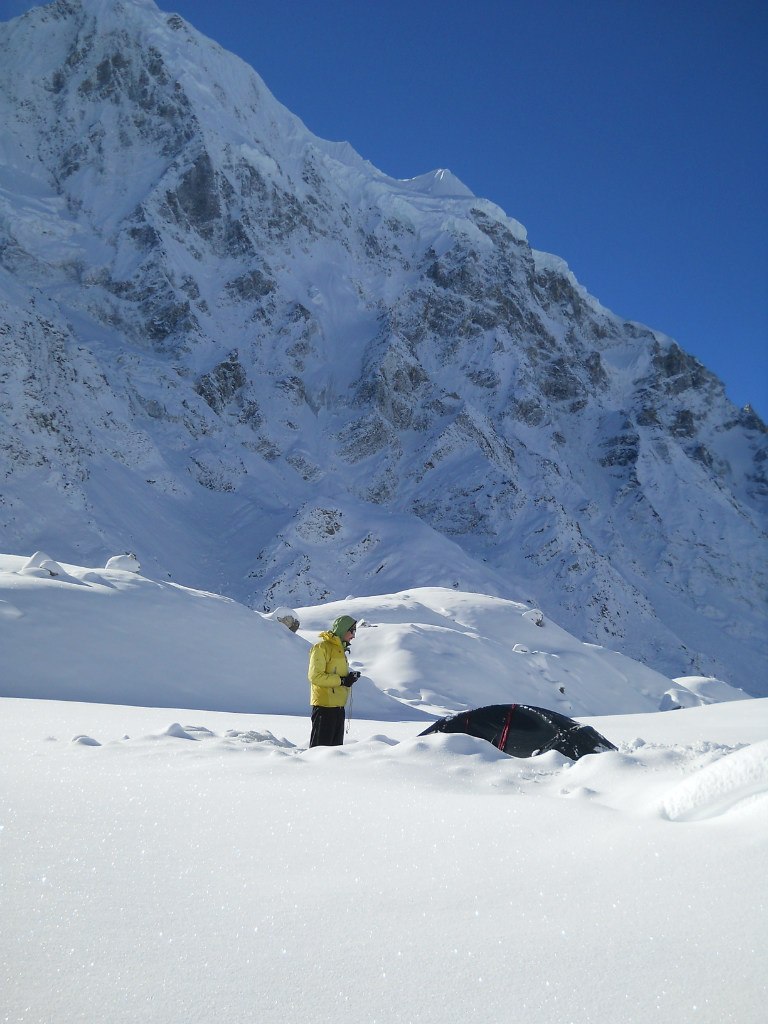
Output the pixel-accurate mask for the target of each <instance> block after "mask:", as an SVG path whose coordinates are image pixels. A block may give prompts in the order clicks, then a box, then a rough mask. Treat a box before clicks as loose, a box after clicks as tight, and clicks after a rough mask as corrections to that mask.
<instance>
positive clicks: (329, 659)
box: [307, 615, 360, 747]
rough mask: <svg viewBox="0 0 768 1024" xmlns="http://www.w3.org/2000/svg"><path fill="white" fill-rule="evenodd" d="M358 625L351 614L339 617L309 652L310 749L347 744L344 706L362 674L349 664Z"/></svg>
mask: <svg viewBox="0 0 768 1024" xmlns="http://www.w3.org/2000/svg"><path fill="white" fill-rule="evenodd" d="M356 626H357V623H356V622H355V620H354V619H353V618H352V617H351V616H350V615H340V616H339V618H338V619H336V620H335V621H334V623H333V625H332V626H331V628H330V629H329V630H327V631H325V632H323V633H321V634H320V640H319V641H318V643H316V644H315V645H314V647H313V648H312V650H311V651H310V653H309V671H308V673H307V676H308V678H309V682H310V684H311V685H310V698H309V702H310V704H311V705H312V735H311V736H310V740H309V745H310V747H337V746H339V745H340V744H342V743H343V742H344V717H345V715H344V707H345V706H346V703H347V698H348V697H349V689H350V687H351V686H352V685H353V684H354V683H355V682H357V680H358V679H359V678H360V673H359V672H350V670H349V663H348V662H347V651H348V650H349V645H350V643H351V642H352V641H353V640H354V638H355V627H356Z"/></svg>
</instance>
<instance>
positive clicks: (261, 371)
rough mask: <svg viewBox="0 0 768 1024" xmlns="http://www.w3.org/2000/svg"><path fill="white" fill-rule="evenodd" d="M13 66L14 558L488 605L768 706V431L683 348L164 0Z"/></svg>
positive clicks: (253, 601) (7, 230) (70, 29)
mask: <svg viewBox="0 0 768 1024" xmlns="http://www.w3.org/2000/svg"><path fill="white" fill-rule="evenodd" d="M0 58H1V59H0V117H1V119H2V124H3V132H2V133H0V430H1V434H0V480H1V481H2V483H1V484H0V524H1V529H0V545H1V546H2V548H3V550H5V551H25V550H28V551H30V552H31V551H34V550H36V549H38V548H44V549H47V550H55V551H56V555H57V557H59V558H63V559H66V560H69V561H71V562H73V563H76V564H87V563H88V562H90V564H101V563H98V561H97V560H98V559H100V558H102V557H103V556H104V555H105V554H112V553H113V552H114V551H115V550H123V549H126V550H136V549H137V548H140V550H138V551H137V553H138V554H139V556H140V559H141V562H142V564H143V565H144V566H146V567H147V569H148V570H149V571H150V573H151V575H154V576H156V577H159V576H164V577H167V576H173V577H174V578H175V579H178V580H179V581H180V582H182V583H184V584H186V585H188V586H193V587H201V588H204V589H207V590H213V591H217V592H220V593H223V594H227V595H230V596H232V597H234V598H236V599H237V600H239V601H243V602H246V603H248V604H249V605H251V606H252V607H255V608H258V609H269V608H274V607H275V606H276V605H277V604H280V603H284V604H288V605H291V606H294V607H295V606H299V605H310V604H317V603H319V602H323V601H328V600H337V599H340V598H344V597H345V595H347V594H355V595H372V594H382V593H391V592H396V591H401V590H404V589H407V588H409V587H412V586H442V587H451V588H459V589H461V590H470V591H471V590H475V591H480V592H483V593H486V594H490V595H495V596H498V597H504V598H509V599H513V600H519V601H523V602H530V603H531V604H533V605H536V606H538V607H542V608H544V609H545V610H546V611H547V613H548V614H549V615H550V616H551V617H552V618H554V619H555V620H557V621H558V622H560V623H561V624H562V625H563V626H564V627H565V628H566V629H568V630H569V631H570V632H571V633H574V634H576V635H577V636H579V637H581V638H583V639H585V640H590V641H592V642H595V643H597V644H602V645H605V646H608V647H612V648H615V649H617V650H620V651H621V652H623V653H624V654H627V655H629V656H631V657H633V658H637V659H641V660H643V661H644V662H646V663H647V664H648V665H649V666H650V667H652V668H654V669H657V670H659V671H661V672H664V673H665V674H667V675H684V674H689V675H696V674H702V675H717V676H718V677H720V678H722V679H724V680H726V681H727V682H729V683H731V684H732V685H734V686H739V687H742V688H743V689H744V690H746V691H747V692H750V693H754V694H764V693H768V674H767V673H766V672H765V664H766V661H767V660H768V658H767V655H768V628H766V627H767V621H766V620H767V617H766V608H765V594H766V593H767V592H768V585H767V584H768V580H766V575H767V573H766V564H767V563H768V559H767V558H766V497H767V496H768V480H767V479H766V455H767V453H768V445H767V444H766V427H765V426H764V424H763V423H762V422H761V421H760V420H759V419H758V417H757V416H756V415H755V414H754V413H752V412H751V411H750V410H749V408H747V409H744V410H738V409H737V408H736V407H735V406H733V405H732V404H731V403H730V402H729V401H728V399H727V398H726V396H725V393H724V389H723V386H722V384H721V382H720V381H719V380H718V379H717V378H716V377H715V376H714V375H713V374H712V373H711V372H709V371H708V370H707V369H706V368H705V367H704V366H702V365H701V364H700V363H699V362H698V361H697V360H696V359H694V358H693V357H691V356H690V355H688V354H686V353H685V352H683V351H682V350H681V349H680V348H679V346H678V345H676V344H675V342H673V341H672V340H671V339H669V338H666V337H665V336H663V335H660V334H658V333H657V332H654V331H653V330H650V329H648V328H646V327H643V326H641V325H638V324H635V323H628V322H625V321H624V320H622V319H621V318H620V317H618V316H616V315H614V314H613V313H611V312H610V311H609V310H607V309H605V308H603V307H602V306H601V305H600V304H599V303H598V302H597V301H596V300H595V299H594V298H593V297H591V296H590V295H589V294H588V293H587V292H586V291H585V289H584V288H583V287H582V286H581V285H580V284H579V283H578V282H577V281H576V280H575V279H574V277H573V275H572V274H571V273H570V271H569V270H568V267H567V266H566V264H565V263H564V262H562V260H560V259H558V258H556V257H553V256H550V255H546V254H542V253H539V252H536V251H534V250H532V249H531V248H530V246H529V245H528V243H527V240H526V234H525V231H524V229H523V228H522V227H521V225H520V224H518V223H517V222H516V221H514V220H512V219H510V218H509V217H508V216H507V215H506V214H505V213H504V212H503V211H502V210H501V209H499V208H498V207H497V206H495V205H494V204H493V203H491V202H489V201H487V200H484V199H478V198H477V197H475V196H474V195H472V193H471V192H470V191H469V190H468V189H467V188H466V187H465V186H464V185H463V184H462V183H461V182H459V181H458V180H457V179H456V178H455V177H454V176H453V175H451V174H450V172H448V171H437V172H435V173H433V174H427V175H423V176H421V177H417V178H413V179H411V180H408V181H398V180H394V179H392V178H389V177H387V176H386V175H384V174H382V173H380V172H379V171H377V170H376V168H374V167H372V166H371V165H370V164H369V163H367V162H366V161H365V160H364V159H362V158H361V157H360V156H359V155H358V154H356V153H355V152H354V151H353V150H352V149H351V148H350V147H349V146H348V145H346V144H343V143H331V142H326V141H323V140H321V139H318V138H316V137H315V136H313V135H312V134H311V133H310V132H309V131H308V130H307V129H306V128H305V126H304V125H303V124H302V123H301V122H300V121H299V120H298V119H297V118H296V117H294V116H293V115H292V114H291V113H290V112H289V111H287V110H286V109H285V108H284V107H282V106H281V105H280V104H279V103H278V102H277V101H276V100H275V99H274V98H273V97H272V96H271V94H270V93H269V91H268V90H267V88H266V87H265V85H264V83H263V82H262V81H261V79H260V78H259V77H258V75H257V74H256V73H255V72H254V71H253V70H252V69H250V68H249V67H248V66H247V65H246V64H244V63H243V62H242V61H240V60H239V59H238V58H236V57H234V56H233V55H231V54H229V53H226V52H225V51H223V50H222V49H221V48H220V47H218V46H217V45H216V44H214V43H212V42H211V41H209V40H207V39H205V38H204V37H203V36H201V35H200V34H198V33H197V32H196V31H195V30H194V29H192V28H191V27H190V26H189V25H188V24H187V23H186V22H184V21H183V20H182V19H181V18H180V17H178V16H177V15H168V14H165V13H162V12H161V11H159V10H158V8H157V7H156V6H155V5H154V3H153V2H152V0H130V2H129V0H56V2H55V3H52V4H50V5H48V6H47V7H42V8H37V9H34V10H32V11H30V12H29V13H28V14H26V15H24V16H23V17H21V18H18V19H16V20H14V21H11V22H9V23H7V24H4V25H1V26H0ZM73 538H74V540H73Z"/></svg>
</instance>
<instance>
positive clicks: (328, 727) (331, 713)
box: [309, 707, 344, 747]
mask: <svg viewBox="0 0 768 1024" xmlns="http://www.w3.org/2000/svg"><path fill="white" fill-rule="evenodd" d="M343 742H344V708H318V707H313V708H312V735H311V736H310V738H309V745H310V747H338V746H340V745H341V744H342V743H343Z"/></svg>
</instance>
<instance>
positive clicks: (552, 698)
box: [0, 552, 746, 720]
mask: <svg viewBox="0 0 768 1024" xmlns="http://www.w3.org/2000/svg"><path fill="white" fill-rule="evenodd" d="M284 611H286V609H276V610H275V612H274V613H273V614H272V615H269V616H268V615H264V614H260V613H258V612H253V611H251V610H250V609H248V608H245V607H244V606H243V605H240V604H238V603H237V602H235V601H233V600H231V599H230V598H224V597H219V596H217V595H215V594H210V593H206V592H202V591H197V590H191V589H189V588H186V587H181V586H179V585H178V584H176V583H173V582H170V581H164V582H162V581H156V580H150V579H147V578H146V577H145V576H142V575H141V572H140V566H139V564H138V562H137V561H136V560H135V558H133V557H126V556H122V557H115V558H112V559H110V560H109V561H108V563H107V566H106V567H105V568H101V569H94V568H84V567H82V566H74V565H68V564H66V565H61V564H60V563H59V562H57V561H55V560H53V559H51V558H50V557H49V556H48V555H46V553H44V552H36V553H35V555H33V556H32V557H30V558H24V557H21V556H12V555H0V643H1V644H2V649H3V679H2V684H1V685H0V694H2V695H3V696H10V697H36V698H44V699H48V700H75V701H96V702H107V703H117V704H133V705H140V706H153V707H187V708H200V709H207V710H213V711H246V712H259V713H261V714H290V715H303V714H305V713H306V707H307V698H308V693H307V681H306V670H307V658H308V652H309V645H310V644H311V643H314V642H315V640H316V639H317V635H318V633H319V632H320V631H321V630H323V629H327V628H328V626H329V625H330V624H331V622H332V621H333V620H334V619H335V618H336V617H337V616H338V615H341V614H343V613H348V614H351V615H353V616H354V617H355V618H356V619H358V620H360V627H359V629H358V633H357V637H356V639H355V643H354V645H353V649H352V651H351V655H350V657H351V662H352V665H353V666H354V667H356V668H359V669H360V670H361V671H362V672H363V678H362V679H361V680H360V681H359V682H358V684H357V685H356V686H355V688H354V691H353V697H354V701H353V707H354V711H353V714H354V716H355V717H362V718H375V719H390V718H398V719H400V718H410V719H413V720H426V719H427V718H428V717H429V716H430V715H432V716H435V715H437V716H439V715H442V714H445V713H447V712H450V711H455V710H459V709H464V708H467V707H470V706H475V707H477V706H481V705H483V704H497V703H509V702H516V703H526V704H535V705H541V706H544V707H549V708H553V709H555V710H558V711H561V712H563V713H564V714H567V715H585V714H586V715H594V714H616V713H627V712H640V711H655V710H656V709H658V708H659V707H660V706H661V705H662V704H667V705H669V706H679V704H680V702H681V700H682V698H680V694H681V693H682V692H685V693H687V694H688V698H689V699H688V700H687V703H688V704H689V705H694V704H697V703H703V702H705V700H707V699H712V698H711V697H708V698H704V697H698V698H697V697H696V695H695V693H694V692H693V690H691V689H690V685H693V684H690V685H689V687H688V688H686V687H685V681H684V680H681V681H680V682H678V683H676V684H673V682H672V680H670V679H668V678H666V677H665V676H662V675H660V674H659V673H657V672H654V671H653V670H652V669H648V668H646V667H645V666H643V665H641V664H639V663H638V662H635V661H632V660H631V659H629V658H626V657H624V656H622V655H620V654H617V653H616V652H614V651H611V650H608V649H605V648H602V647H597V646H595V645H594V644H588V643H583V642H582V641H580V640H577V639H576V638H575V637H573V636H571V635H570V634H569V633H567V632H566V631H565V630H563V629H562V628H560V627H559V626H558V625H557V624H556V623H554V622H552V621H550V620H549V619H548V618H547V616H546V615H545V614H544V612H542V611H541V610H540V609H537V608H531V607H529V606H527V605H523V604H518V603H515V602H512V601H505V600H503V599H501V598H493V597H485V596H483V595H481V594H467V593H462V592H459V591H454V590H450V589H437V588H421V589H419V588H417V589H414V590H413V591H409V592H404V593H401V594H392V595H387V596H382V597H371V598H350V599H349V600H347V601H345V602H341V603H337V604H334V603H328V604H325V605H321V606H318V607H314V608H299V609H295V610H294V611H295V615H296V616H297V617H298V619H299V621H300V623H301V628H300V630H299V632H298V633H297V634H294V633H291V632H290V631H289V630H288V629H287V628H286V627H285V626H284V625H282V624H281V622H280V621H278V618H277V616H278V615H279V617H282V615H283V613H284ZM715 687H719V689H718V690H717V692H716V693H715V697H716V699H719V700H732V699H738V698H740V697H746V694H743V693H742V692H741V691H739V690H736V689H734V688H733V687H730V686H728V685H727V684H726V683H723V682H720V683H717V684H716V683H715V681H712V680H710V681H709V690H710V691H713V692H714V688H715ZM702 688H703V689H705V690H706V687H705V686H704V684H702ZM673 701H676V702H677V703H673Z"/></svg>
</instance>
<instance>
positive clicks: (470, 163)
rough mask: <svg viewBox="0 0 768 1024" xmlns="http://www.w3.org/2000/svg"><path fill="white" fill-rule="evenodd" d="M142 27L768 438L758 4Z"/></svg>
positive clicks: (442, 1) (766, 91) (766, 134)
mask: <svg viewBox="0 0 768 1024" xmlns="http://www.w3.org/2000/svg"><path fill="white" fill-rule="evenodd" d="M31 6H33V4H31V3H28V2H24V0H0V17H2V18H3V19H5V18H8V17H12V16H14V15H16V14H18V13H20V12H21V11H23V10H26V9H27V8H29V7H31ZM159 6H160V7H161V8H163V9H165V10H176V11H178V12H179V13H180V14H181V15H182V16H183V17H185V18H186V19H187V20H188V21H190V22H191V23H192V24H193V25H194V26H195V27H196V28H198V29H199V30H200V31H202V32H203V33H205V34H206V35H208V36H210V37H211V38H213V39H215V40H216V41H217V42H219V43H220V44H221V45H222V46H224V47H225V48H226V49H229V50H232V51H233V52H235V53H237V54H239V55H240V56H241V57H242V58H244V59H245V60H246V61H247V62H248V63H249V64H251V65H252V66H253V67H254V68H255V69H256V70H257V71H258V72H259V73H260V74H261V76H262V77H263V78H264V80H265V81H266V83H267V85H268V86H269V88H270V89H271V91H272V92H273V93H274V94H275V96H276V97H277V98H278V99H279V100H281V101H282V102H283V103H284V104H285V105H286V106H287V107H289V108H290V109H291V110H292V111H293V112H294V113H295V114H297V115H298V116H299V117H300V118H301V119H302V120H303V121H304V122H305V123H306V125H307V127H308V128H310V130H311V131H313V132H314V133H315V134H316V135H319V136H321V137H323V138H327V139H344V140H347V141H348V142H350V143H351V144H352V145H353V146H354V148H355V149H356V150H357V151H358V152H359V153H360V154H361V155H362V156H364V157H365V158H366V159H368V160H370V161H371V162H372V163H373V164H374V165H375V166H377V167H378V168H379V169H380V170H382V171H384V172H385V173H387V174H390V175H393V176H395V177H402V178H405V177H413V176H415V175H417V174H421V173H423V172H425V171H428V170H432V169H434V168H437V167H448V168H450V169H451V170H452V171H453V172H454V174H456V175H458V176H459V177H460V178H461V179H462V180H463V181H464V182H465V184H466V185H468V186H469V188H471V189H472V190H473V191H474V192H475V193H476V194H477V195H480V196H483V197H486V198H488V199H491V200H493V201H494V202H496V203H498V204H499V205H500V206H501V207H503V208H504V210H506V212H507V213H508V214H509V215H510V216H512V217H515V218H516V219H517V220H519V221H521V222H522V223H523V224H524V225H525V226H526V228H527V229H528V237H529V240H530V242H531V245H533V246H534V248H537V249H543V250H545V251H547V252H553V253H556V254H557V255H558V256H561V257H562V258H563V259H565V260H566V261H567V262H568V263H569V265H570V267H571V269H572V270H573V272H574V273H575V274H576V276H577V277H578V278H579V280H580V281H581V283H582V284H583V285H584V286H585V287H586V288H587V289H588V290H589V291H590V292H592V294H593V295H595V296H596V297H597V298H598V299H600V301H601V302H602V303H603V304H604V305H606V306H608V307H609V308H610V309H612V310H613V311H614V312H616V313H618V314H619V315H621V316H624V317H626V318H628V319H633V320H639V321H642V322H643V323H646V324H648V325H649V326H651V327H654V328H656V329H657V330H660V331H664V332H665V333H667V334H669V335H671V336H672V337H673V338H675V339H676V340H677V341H678V342H679V344H680V345H681V346H682V347H683V348H684V349H686V350H687V351H689V352H691V353H693V354H694V355H695V356H697V357H698V358H699V359H700V360H701V361H702V362H703V363H704V364H705V365H706V366H708V367H709V368H710V369H712V370H714V371H715V373H717V374H718V376H720V377H721V378H722V379H723V380H724V381H725V383H726V387H727V391H728V394H729V396H730V397H731V398H732V399H733V400H734V401H735V402H736V403H737V404H739V405H743V404H745V403H746V402H750V403H751V404H752V405H753V406H754V408H755V409H756V410H757V411H758V413H760V415H761V416H762V417H763V419H768V56H767V55H768V3H766V2H765V0H719V2H712V0H475V2H474V3H469V2H467V0H408V2H406V0H385V2H382V3H373V2H366V0H323V2H320V0H294V2H291V0H221V2H218V3H216V2H213V3H212V2H211V0H161V3H160V4H159Z"/></svg>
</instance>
